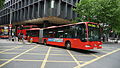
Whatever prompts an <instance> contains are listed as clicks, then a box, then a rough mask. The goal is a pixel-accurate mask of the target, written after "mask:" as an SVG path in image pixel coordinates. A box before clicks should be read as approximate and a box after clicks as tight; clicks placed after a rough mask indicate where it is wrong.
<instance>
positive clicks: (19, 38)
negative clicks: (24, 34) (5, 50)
mask: <svg viewBox="0 0 120 68" xmlns="http://www.w3.org/2000/svg"><path fill="white" fill-rule="evenodd" d="M20 36H21V34H20V33H19V34H18V41H20V40H21V37H20Z"/></svg>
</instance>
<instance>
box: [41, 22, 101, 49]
mask: <svg viewBox="0 0 120 68" xmlns="http://www.w3.org/2000/svg"><path fill="white" fill-rule="evenodd" d="M99 30H100V28H99V25H97V24H96V23H90V22H82V23H77V24H70V25H63V26H56V27H50V28H46V29H43V37H42V43H44V44H45V45H46V44H51V45H57V46H64V47H66V48H68V49H70V48H77V49H84V50H89V49H94V48H95V49H100V48H102V46H101V45H102V42H101V40H100V31H99Z"/></svg>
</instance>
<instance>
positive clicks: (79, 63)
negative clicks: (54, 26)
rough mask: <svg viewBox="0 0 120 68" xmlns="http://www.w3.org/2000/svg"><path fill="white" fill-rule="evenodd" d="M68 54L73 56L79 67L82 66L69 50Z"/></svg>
mask: <svg viewBox="0 0 120 68" xmlns="http://www.w3.org/2000/svg"><path fill="white" fill-rule="evenodd" d="M67 52H68V53H69V54H70V55H71V57H72V58H73V59H74V61H75V62H76V64H77V65H78V66H80V63H79V62H78V61H77V59H76V58H75V57H74V56H73V55H72V53H71V52H70V51H69V50H67Z"/></svg>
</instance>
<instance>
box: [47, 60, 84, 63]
mask: <svg viewBox="0 0 120 68" xmlns="http://www.w3.org/2000/svg"><path fill="white" fill-rule="evenodd" d="M47 62H68V63H70V62H75V61H55V60H54V61H47ZM78 62H79V63H80V62H84V61H78Z"/></svg>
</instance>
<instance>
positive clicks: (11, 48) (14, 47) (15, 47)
mask: <svg viewBox="0 0 120 68" xmlns="http://www.w3.org/2000/svg"><path fill="white" fill-rule="evenodd" d="M20 47H23V46H19V47H14V48H11V49H6V50H4V51H0V53H3V52H6V51H10V50H14V49H16V48H20Z"/></svg>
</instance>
